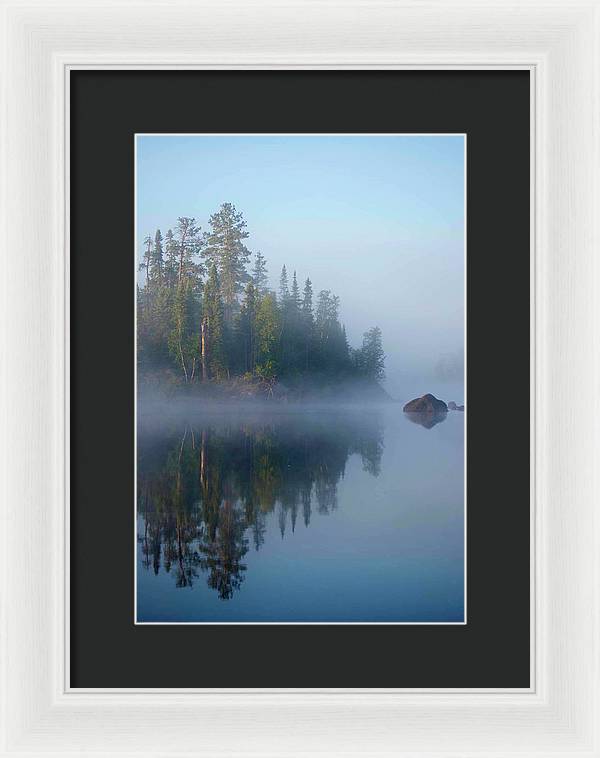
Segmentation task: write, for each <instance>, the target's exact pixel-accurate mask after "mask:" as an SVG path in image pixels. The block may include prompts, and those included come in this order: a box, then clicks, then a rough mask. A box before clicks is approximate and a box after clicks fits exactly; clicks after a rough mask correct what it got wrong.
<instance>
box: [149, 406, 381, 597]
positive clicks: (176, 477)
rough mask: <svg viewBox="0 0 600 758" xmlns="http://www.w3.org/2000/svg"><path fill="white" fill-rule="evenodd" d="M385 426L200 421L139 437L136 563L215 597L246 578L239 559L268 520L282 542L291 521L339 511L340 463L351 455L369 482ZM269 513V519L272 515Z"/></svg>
mask: <svg viewBox="0 0 600 758" xmlns="http://www.w3.org/2000/svg"><path fill="white" fill-rule="evenodd" d="M382 452H383V425H382V423H381V421H380V419H378V418H377V415H376V414H370V415H366V414H347V415H345V416H336V417H335V423H332V419H331V417H330V416H329V415H328V414H322V413H321V414H318V413H315V414H312V415H310V416H308V417H307V416H306V415H303V416H301V417H300V416H298V417H296V418H294V417H291V418H290V417H289V416H284V417H283V418H279V419H278V418H273V419H270V420H265V419H247V420H246V421H244V422H239V421H235V420H232V421H230V422H227V421H225V422H224V421H214V422H211V421H210V420H206V419H205V420H203V421H201V422H198V423H189V422H183V423H181V424H176V425H175V427H174V428H173V429H172V430H171V431H170V432H164V431H162V432H160V433H159V432H156V431H154V432H148V433H144V431H143V429H141V430H140V434H139V436H138V517H139V518H138V541H139V544H140V550H141V555H142V566H143V568H144V569H145V570H148V571H153V572H154V574H157V575H158V574H159V572H160V571H161V569H162V570H164V571H165V572H166V573H167V574H170V575H171V576H173V579H174V582H175V585H176V586H177V587H180V588H184V587H192V586H193V585H194V583H195V582H196V581H197V580H198V579H199V578H200V577H201V576H203V577H205V579H206V582H207V584H208V586H209V587H210V588H211V589H212V590H214V592H215V593H216V594H217V595H218V597H219V598H221V599H222V600H228V599H231V598H232V597H233V596H234V594H235V593H236V592H237V591H238V590H239V589H240V587H241V586H242V583H243V581H244V576H245V572H246V569H247V566H246V564H245V562H244V557H245V556H246V554H247V553H248V551H249V550H250V549H251V547H252V548H253V549H254V550H257V551H258V550H260V549H261V546H262V545H263V543H264V535H265V530H266V519H267V518H269V517H272V518H276V519H277V524H278V528H279V532H280V534H281V537H282V539H283V538H284V537H285V534H286V530H287V529H290V530H291V531H292V532H293V531H294V530H295V529H296V525H297V522H298V519H301V520H302V522H303V523H304V525H305V526H306V527H309V525H310V523H311V519H312V518H313V517H314V512H315V511H316V513H317V514H318V515H319V516H325V515H327V514H328V513H330V512H331V511H333V510H334V509H336V508H337V505H338V502H337V488H338V483H339V482H340V479H341V478H342V477H343V476H344V471H345V467H346V462H347V460H348V458H349V457H350V456H351V455H352V454H358V455H359V456H360V458H361V461H362V466H363V469H364V470H365V471H366V472H368V474H370V475H372V476H374V477H376V476H378V475H379V472H380V468H381V456H382ZM270 514H272V516H270Z"/></svg>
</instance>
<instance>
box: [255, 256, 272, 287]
mask: <svg viewBox="0 0 600 758" xmlns="http://www.w3.org/2000/svg"><path fill="white" fill-rule="evenodd" d="M252 281H253V282H254V286H255V287H256V292H257V294H258V295H259V296H260V297H262V296H263V295H264V294H265V292H266V291H267V286H268V284H269V278H268V275H267V262H266V260H265V257H264V255H263V254H262V253H260V252H257V253H256V258H255V261H254V268H253V269H252Z"/></svg>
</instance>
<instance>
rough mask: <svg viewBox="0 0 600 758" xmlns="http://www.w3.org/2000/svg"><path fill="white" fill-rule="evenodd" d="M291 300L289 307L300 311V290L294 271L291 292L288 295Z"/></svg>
mask: <svg viewBox="0 0 600 758" xmlns="http://www.w3.org/2000/svg"><path fill="white" fill-rule="evenodd" d="M290 299H291V305H292V308H293V309H294V310H296V311H299V310H300V305H301V303H300V288H299V287H298V280H297V278H296V272H295V271H294V276H293V277H292V292H291V295H290Z"/></svg>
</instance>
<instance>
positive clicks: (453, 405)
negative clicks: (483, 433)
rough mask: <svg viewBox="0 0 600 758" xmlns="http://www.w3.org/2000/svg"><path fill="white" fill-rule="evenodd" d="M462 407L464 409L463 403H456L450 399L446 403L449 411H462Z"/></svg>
mask: <svg viewBox="0 0 600 758" xmlns="http://www.w3.org/2000/svg"><path fill="white" fill-rule="evenodd" d="M464 409H465V406H464V405H456V403H455V402H454V400H451V401H450V402H449V403H448V410H449V411H464Z"/></svg>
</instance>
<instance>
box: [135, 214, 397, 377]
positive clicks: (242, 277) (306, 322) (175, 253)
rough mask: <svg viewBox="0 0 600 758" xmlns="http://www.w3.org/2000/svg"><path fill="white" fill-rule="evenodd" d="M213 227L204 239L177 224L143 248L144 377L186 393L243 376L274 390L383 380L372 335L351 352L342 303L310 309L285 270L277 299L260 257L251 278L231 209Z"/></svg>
mask: <svg viewBox="0 0 600 758" xmlns="http://www.w3.org/2000/svg"><path fill="white" fill-rule="evenodd" d="M209 227H210V230H209V232H208V233H206V234H205V235H204V236H203V237H202V236H201V234H200V227H198V226H196V222H195V219H194V218H190V217H186V216H181V217H180V218H179V219H178V220H177V224H176V225H175V227H174V230H172V229H169V230H168V231H167V233H166V234H165V237H164V238H163V236H162V234H161V232H160V230H159V229H157V230H156V232H155V234H154V236H153V237H152V236H148V237H146V238H145V240H144V243H143V244H144V249H143V258H142V261H141V263H140V270H141V271H142V276H141V281H140V286H139V288H138V294H137V345H138V355H137V358H138V370H139V371H140V372H141V373H144V372H149V373H150V372H152V371H153V370H156V369H159V370H167V369H168V371H169V372H175V373H176V374H178V375H179V377H180V381H181V382H184V383H193V382H197V381H220V380H222V379H225V378H229V377H231V376H237V375H240V376H241V375H244V374H248V375H249V376H250V377H252V376H257V377H260V378H261V379H263V380H266V381H268V382H270V383H273V382H274V381H275V380H276V379H283V380H284V381H285V380H286V379H291V380H296V379H302V378H303V377H304V378H309V379H313V378H314V379H316V380H320V379H323V380H325V381H327V382H331V381H336V380H338V379H351V378H353V377H354V378H361V379H368V380H372V381H380V380H382V379H383V378H384V361H385V355H384V352H383V346H382V339H381V330H380V329H379V328H378V327H373V328H372V329H369V330H368V331H367V332H365V334H364V337H363V343H362V346H361V347H360V349H358V350H352V349H351V348H350V345H349V344H348V340H347V337H346V331H345V328H344V326H343V324H342V323H341V322H340V315H339V314H340V300H339V298H338V297H337V296H336V295H334V294H333V293H332V292H331V291H330V290H321V291H320V292H319V294H318V296H317V298H316V305H315V304H314V303H313V287H312V283H311V281H310V279H306V280H305V283H304V288H303V290H302V292H301V291H300V286H299V284H298V278H297V275H296V272H295V271H294V273H293V276H292V282H291V286H290V283H289V279H288V273H287V268H286V267H285V266H283V268H282V271H281V276H280V280H279V296H278V297H277V296H276V295H275V293H274V292H272V291H271V290H269V287H268V276H267V262H266V260H265V258H264V256H263V255H262V254H261V253H256V256H255V260H254V266H253V268H252V274H251V275H250V274H249V272H248V271H247V270H246V265H247V264H248V263H249V258H250V251H249V250H248V249H247V248H246V246H245V245H244V242H243V241H244V240H245V239H246V238H247V237H248V232H247V231H246V222H245V220H244V218H243V215H242V214H241V213H238V212H237V211H236V209H235V207H234V206H233V205H231V204H230V203H225V204H223V205H222V206H221V208H220V209H219V210H218V211H217V212H216V213H214V214H213V215H211V216H210V220H209ZM244 285H245V286H244ZM242 291H243V292H242Z"/></svg>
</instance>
